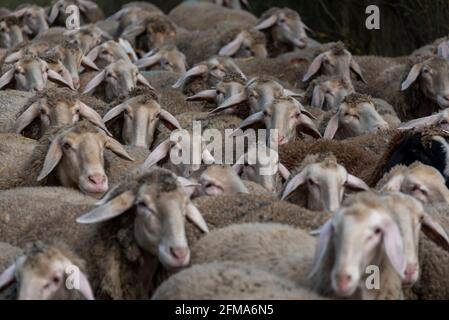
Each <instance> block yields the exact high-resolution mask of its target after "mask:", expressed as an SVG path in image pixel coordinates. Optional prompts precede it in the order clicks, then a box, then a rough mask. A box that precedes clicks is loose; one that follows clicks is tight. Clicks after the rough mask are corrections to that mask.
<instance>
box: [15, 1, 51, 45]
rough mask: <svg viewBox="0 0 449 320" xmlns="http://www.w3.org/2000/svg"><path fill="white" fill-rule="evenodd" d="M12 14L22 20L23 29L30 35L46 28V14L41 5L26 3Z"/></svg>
mask: <svg viewBox="0 0 449 320" xmlns="http://www.w3.org/2000/svg"><path fill="white" fill-rule="evenodd" d="M12 14H13V15H14V16H16V17H17V18H19V19H21V20H22V23H23V25H24V26H25V31H26V32H27V33H28V34H29V35H30V36H32V37H34V36H36V35H37V34H39V33H43V32H44V31H46V30H48V23H47V15H46V14H45V9H44V8H42V7H39V6H36V5H29V4H27V5H24V6H23V7H21V8H20V7H19V8H18V9H17V10H16V11H14V12H13V13H12Z"/></svg>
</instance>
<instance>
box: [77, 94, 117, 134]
mask: <svg viewBox="0 0 449 320" xmlns="http://www.w3.org/2000/svg"><path fill="white" fill-rule="evenodd" d="M78 106H79V108H80V115H81V116H82V117H83V118H85V119H87V120H89V121H90V122H92V123H93V124H94V125H96V126H97V127H99V128H101V129H103V130H104V131H106V133H107V134H108V135H110V136H112V134H111V133H110V132H109V131H108V129H107V128H106V126H105V125H104V122H103V119H101V116H100V115H99V114H98V113H97V112H96V111H95V110H94V109H92V108H91V107H89V106H88V105H87V104H85V103H84V102H81V101H78Z"/></svg>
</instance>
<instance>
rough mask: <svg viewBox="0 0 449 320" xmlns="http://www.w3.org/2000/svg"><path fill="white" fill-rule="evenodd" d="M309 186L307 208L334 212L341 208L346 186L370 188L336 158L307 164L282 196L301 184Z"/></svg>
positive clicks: (289, 183) (359, 188) (288, 184)
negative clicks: (349, 172)
mask: <svg viewBox="0 0 449 320" xmlns="http://www.w3.org/2000/svg"><path fill="white" fill-rule="evenodd" d="M301 185H305V186H306V188H307V191H308V192H307V208H308V209H309V210H315V211H322V210H326V211H331V212H334V211H336V210H338V209H339V208H340V205H341V202H342V200H343V195H344V192H345V188H346V187H349V188H353V189H357V190H368V189H369V187H368V186H367V185H366V184H365V183H364V182H363V181H362V180H360V179H359V178H357V177H354V176H352V175H350V174H348V172H347V171H346V169H345V168H344V167H343V166H341V165H339V164H338V163H337V162H336V160H335V158H326V159H325V160H323V161H321V162H318V163H312V164H309V165H307V166H306V167H305V168H304V169H303V170H302V171H301V172H300V173H299V174H298V175H296V176H295V177H293V178H292V179H291V180H290V181H289V182H288V183H287V185H286V187H285V189H284V192H283V195H282V198H283V199H285V198H286V197H288V196H289V194H291V192H293V191H294V190H295V189H297V188H298V187H299V186H301Z"/></svg>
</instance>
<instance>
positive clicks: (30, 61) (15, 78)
mask: <svg viewBox="0 0 449 320" xmlns="http://www.w3.org/2000/svg"><path fill="white" fill-rule="evenodd" d="M5 69H6V70H5ZM3 71H4V72H3V74H2V76H1V77H0V89H3V88H5V87H6V86H8V85H12V86H13V87H14V88H15V89H16V90H22V91H32V92H36V91H42V90H44V89H45V88H46V87H47V85H48V81H47V80H51V81H55V82H57V83H61V84H63V85H65V86H67V87H69V88H71V87H72V85H71V84H70V83H69V82H67V80H66V79H64V78H63V77H62V76H61V75H60V74H58V73H57V72H55V71H53V70H52V69H49V68H48V64H47V62H45V61H44V60H42V59H40V58H39V57H37V56H24V57H22V58H21V59H19V60H18V61H17V62H15V63H14V64H13V65H8V66H7V67H6V68H3Z"/></svg>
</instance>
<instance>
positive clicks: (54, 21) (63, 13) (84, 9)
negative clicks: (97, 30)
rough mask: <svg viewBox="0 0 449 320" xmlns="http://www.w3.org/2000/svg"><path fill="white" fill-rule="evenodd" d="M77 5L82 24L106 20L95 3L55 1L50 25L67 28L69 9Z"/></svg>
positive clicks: (49, 18) (50, 13) (87, 0)
mask: <svg viewBox="0 0 449 320" xmlns="http://www.w3.org/2000/svg"><path fill="white" fill-rule="evenodd" d="M70 5H75V6H77V7H78V8H79V13H80V24H81V25H84V24H88V23H93V22H96V21H99V20H102V19H103V18H104V14H103V11H102V10H101V9H100V7H99V6H98V5H97V4H96V3H95V2H93V1H89V0H54V1H52V3H51V8H50V12H49V16H48V21H49V23H50V25H58V26H65V25H66V20H67V17H68V15H69V13H68V12H67V7H68V6H70Z"/></svg>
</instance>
